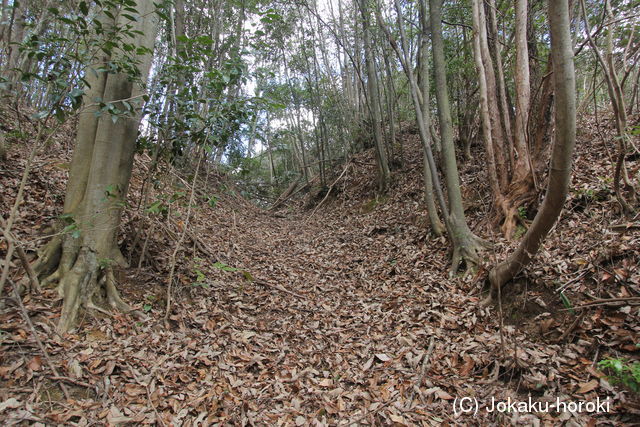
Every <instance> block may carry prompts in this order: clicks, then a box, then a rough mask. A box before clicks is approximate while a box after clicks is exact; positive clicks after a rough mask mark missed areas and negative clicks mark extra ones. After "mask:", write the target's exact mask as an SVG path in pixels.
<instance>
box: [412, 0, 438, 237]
mask: <svg viewBox="0 0 640 427" xmlns="http://www.w3.org/2000/svg"><path fill="white" fill-rule="evenodd" d="M420 28H421V33H420V54H419V57H418V58H419V70H420V74H419V76H418V79H419V81H420V91H421V93H422V104H421V107H422V117H423V119H422V120H423V121H424V124H425V127H428V126H430V125H431V110H430V109H431V106H430V105H429V104H430V103H429V91H430V82H429V46H428V40H429V30H428V28H429V16H428V14H427V10H426V4H425V3H424V2H422V1H421V2H420ZM425 136H427V139H426V140H425V138H420V141H421V142H422V164H423V165H422V166H423V174H422V175H423V178H424V201H425V204H426V205H427V214H428V215H429V223H430V225H431V231H432V232H433V234H434V235H436V236H441V235H442V233H443V232H444V225H443V224H442V222H441V221H440V217H439V216H438V210H437V208H436V201H435V197H434V192H433V178H431V167H430V166H429V159H428V154H427V151H428V149H429V147H427V144H430V143H431V142H432V141H431V139H430V138H428V137H429V136H430V134H429V132H428V131H426V129H425Z"/></svg>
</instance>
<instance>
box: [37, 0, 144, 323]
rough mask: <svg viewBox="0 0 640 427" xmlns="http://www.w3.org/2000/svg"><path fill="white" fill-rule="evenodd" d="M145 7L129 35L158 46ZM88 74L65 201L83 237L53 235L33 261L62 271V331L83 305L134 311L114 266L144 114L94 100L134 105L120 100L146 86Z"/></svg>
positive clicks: (120, 76) (57, 277)
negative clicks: (111, 109)
mask: <svg viewBox="0 0 640 427" xmlns="http://www.w3.org/2000/svg"><path fill="white" fill-rule="evenodd" d="M138 8H139V10H138V12H139V15H140V16H141V19H140V20H139V21H138V22H137V23H136V26H137V29H138V30H140V31H141V32H142V33H143V35H138V36H136V38H135V39H134V40H129V42H131V43H134V44H136V45H138V46H141V47H146V48H148V49H152V48H153V45H154V41H155V35H156V31H155V28H156V16H155V13H153V10H154V9H155V6H154V4H153V2H152V1H150V0H147V1H144V2H140V3H139V6H138ZM119 19H120V20H124V19H125V18H123V17H120V18H119ZM107 21H108V19H107V18H106V16H105V22H107ZM112 22H113V21H112ZM116 24H118V25H121V24H123V22H117V23H116ZM103 59H104V60H105V61H106V60H108V59H109V58H103ZM139 60H140V61H141V62H140V63H139V64H138V69H139V71H140V77H141V79H142V81H145V80H146V77H147V75H148V73H149V69H150V66H151V55H150V54H146V55H144V56H143V57H140V58H139ZM96 74H97V75H96ZM86 76H87V80H88V83H89V85H90V87H88V88H86V92H85V96H84V108H85V110H83V113H82V114H81V116H80V121H79V125H78V133H77V142H76V149H75V151H74V156H73V160H72V164H71V171H70V175H69V183H68V185H67V195H66V199H65V206H64V213H65V214H66V216H67V218H70V219H71V221H73V224H74V227H75V229H76V230H77V232H79V236H78V235H77V234H76V233H72V234H65V235H64V236H62V237H56V238H54V239H53V240H52V241H51V242H50V243H49V244H48V245H47V246H45V247H44V249H43V251H42V252H41V253H40V257H39V259H38V261H37V262H36V264H35V266H34V270H35V271H36V272H37V273H38V274H39V275H40V276H41V277H42V276H46V275H47V274H49V273H51V271H52V270H55V271H54V272H53V273H51V274H50V275H49V276H48V277H47V279H46V280H45V281H44V282H43V284H47V283H54V282H57V283H58V290H59V292H60V293H61V294H62V296H63V297H64V304H63V308H62V315H61V318H60V322H59V324H58V329H59V330H60V331H62V332H66V331H68V330H69V329H71V328H72V327H73V325H74V323H75V319H76V316H77V313H78V310H79V309H80V308H81V307H85V308H95V309H98V310H100V311H105V310H104V308H101V307H100V306H101V305H103V303H107V304H108V305H109V306H111V307H112V308H115V309H119V310H126V311H128V310H130V309H129V307H128V305H127V304H125V303H124V302H123V301H122V300H121V299H120V296H119V294H118V292H117V290H116V283H115V278H114V274H113V266H114V265H122V264H124V263H125V261H124V258H123V256H122V254H121V253H120V250H119V248H118V246H117V232H118V228H119V225H120V218H121V214H122V209H123V205H124V203H123V202H124V201H125V198H126V194H127V189H128V186H129V179H130V177H131V171H132V166H133V155H134V151H135V142H136V134H137V129H138V125H139V122H140V117H141V116H140V114H139V113H137V112H130V113H128V114H125V115H123V116H120V117H118V118H117V120H115V121H114V120H113V119H114V117H112V116H111V114H102V115H101V116H99V117H98V116H96V115H95V112H96V108H97V107H95V106H93V105H92V102H94V99H95V98H96V97H98V98H100V99H102V100H103V102H105V103H112V104H113V105H114V106H115V107H116V108H118V109H119V110H120V111H127V109H126V106H125V104H123V103H122V102H121V101H122V100H130V101H129V102H130V103H132V104H133V103H135V101H134V100H135V99H139V98H140V97H141V95H142V87H140V86H139V85H138V84H135V83H133V81H132V78H131V77H130V76H128V75H127V74H124V73H114V74H107V73H93V72H87V73H86Z"/></svg>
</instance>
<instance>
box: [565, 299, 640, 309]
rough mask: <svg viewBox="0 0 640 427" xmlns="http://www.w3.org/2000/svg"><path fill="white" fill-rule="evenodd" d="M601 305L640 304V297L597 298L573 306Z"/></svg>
mask: <svg viewBox="0 0 640 427" xmlns="http://www.w3.org/2000/svg"><path fill="white" fill-rule="evenodd" d="M599 305H640V297H626V298H606V299H597V300H594V301H590V302H587V303H584V304H580V305H577V306H575V307H573V308H587V307H596V306H599Z"/></svg>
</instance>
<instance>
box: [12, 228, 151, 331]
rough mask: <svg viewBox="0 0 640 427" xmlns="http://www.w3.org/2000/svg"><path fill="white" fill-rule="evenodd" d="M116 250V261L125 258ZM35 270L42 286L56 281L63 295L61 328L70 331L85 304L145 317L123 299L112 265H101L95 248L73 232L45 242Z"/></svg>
mask: <svg viewBox="0 0 640 427" xmlns="http://www.w3.org/2000/svg"><path fill="white" fill-rule="evenodd" d="M113 254H114V256H115V259H114V261H115V264H120V261H122V260H124V257H123V256H122V255H121V253H120V251H119V250H118V249H117V248H116V249H114V251H113ZM118 254H120V256H118ZM33 270H34V272H35V274H36V275H37V276H38V278H39V279H40V280H41V286H42V287H53V286H56V285H57V291H58V293H59V294H60V296H61V297H62V298H63V299H64V303H63V306H62V313H61V316H60V321H59V323H58V331H59V332H68V331H69V330H70V329H71V328H72V327H73V326H74V324H75V320H76V318H77V317H78V312H79V311H80V309H82V308H84V309H87V310H96V311H98V312H100V313H103V314H105V315H108V316H112V313H111V312H110V311H109V310H108V309H107V308H104V307H105V306H106V307H109V308H111V309H112V310H116V311H120V312H124V313H130V314H134V315H136V316H138V317H141V318H145V317H146V316H145V315H144V314H143V313H141V312H139V311H135V310H133V309H132V308H131V306H129V305H128V304H127V303H125V302H124V301H123V300H122V298H121V297H120V294H119V292H118V290H117V287H116V279H115V275H114V272H113V268H112V267H111V266H106V267H105V266H100V265H99V262H98V257H97V256H96V254H95V252H93V251H92V250H91V249H89V248H88V247H86V246H82V247H80V246H79V242H78V240H77V239H74V238H73V237H71V236H68V235H67V236H56V237H54V238H53V239H52V240H51V241H50V242H49V243H48V244H46V245H45V246H43V247H42V249H41V250H40V251H39V257H38V259H37V260H36V261H35V262H34V263H33ZM23 280H27V279H23Z"/></svg>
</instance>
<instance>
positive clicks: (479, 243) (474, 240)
mask: <svg viewBox="0 0 640 427" xmlns="http://www.w3.org/2000/svg"><path fill="white" fill-rule="evenodd" d="M451 232H452V234H454V235H453V236H451V242H452V246H453V253H452V255H451V274H452V275H454V274H457V273H458V270H459V269H460V266H461V265H462V264H463V263H464V264H465V274H467V273H469V272H472V271H473V270H475V268H476V267H478V266H479V265H480V253H481V252H483V251H484V249H486V248H488V247H489V246H490V244H489V242H487V241H486V240H484V239H481V238H480V237H478V236H476V235H475V234H473V232H472V231H471V230H470V229H469V227H468V226H467V225H466V223H462V224H458V225H457V226H455V225H454V226H452V227H451Z"/></svg>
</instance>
